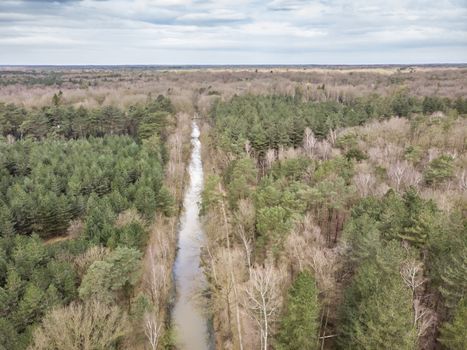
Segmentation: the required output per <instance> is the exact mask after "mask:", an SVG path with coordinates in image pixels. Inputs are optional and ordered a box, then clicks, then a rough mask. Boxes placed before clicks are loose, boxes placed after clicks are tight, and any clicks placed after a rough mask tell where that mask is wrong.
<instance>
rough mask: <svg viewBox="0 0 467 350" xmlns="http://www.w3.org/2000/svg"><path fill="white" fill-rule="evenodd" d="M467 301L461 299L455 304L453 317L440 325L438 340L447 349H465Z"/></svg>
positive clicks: (466, 340)
mask: <svg viewBox="0 0 467 350" xmlns="http://www.w3.org/2000/svg"><path fill="white" fill-rule="evenodd" d="M466 326H467V301H466V300H465V299H464V300H461V301H460V302H459V305H458V306H457V309H456V312H455V314H454V318H453V320H452V321H451V322H446V323H444V324H443V325H442V326H441V337H440V338H439V341H440V343H441V344H443V345H444V346H445V347H446V348H447V349H450V350H465V349H467V332H466Z"/></svg>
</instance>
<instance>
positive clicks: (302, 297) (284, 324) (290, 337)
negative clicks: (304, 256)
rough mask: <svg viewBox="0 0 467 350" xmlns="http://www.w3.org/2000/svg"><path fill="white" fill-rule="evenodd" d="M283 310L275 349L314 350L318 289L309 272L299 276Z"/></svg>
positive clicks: (316, 343) (318, 310) (315, 344)
mask: <svg viewBox="0 0 467 350" xmlns="http://www.w3.org/2000/svg"><path fill="white" fill-rule="evenodd" d="M285 308H286V311H285V312H284V315H283V316H282V319H281V325H280V332H279V337H278V344H277V349H279V350H282V349H283V350H286V349H287V350H313V349H317V348H318V328H319V313H320V307H319V302H318V289H317V287H316V283H315V280H314V278H313V276H312V275H311V274H310V273H309V272H307V271H304V272H301V273H299V275H298V276H297V278H296V280H295V281H294V283H293V284H292V286H291V287H290V289H289V291H288V294H287V298H286V306H285Z"/></svg>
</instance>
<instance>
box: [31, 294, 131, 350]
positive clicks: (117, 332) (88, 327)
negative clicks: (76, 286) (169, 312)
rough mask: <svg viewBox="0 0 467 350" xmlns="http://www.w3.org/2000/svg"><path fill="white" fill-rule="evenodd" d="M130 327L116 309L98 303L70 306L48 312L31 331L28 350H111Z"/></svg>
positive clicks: (124, 316) (125, 318) (120, 312)
mask: <svg viewBox="0 0 467 350" xmlns="http://www.w3.org/2000/svg"><path fill="white" fill-rule="evenodd" d="M129 329H130V325H129V322H128V318H127V316H126V314H125V313H124V312H122V311H120V309H119V308H118V306H108V305H105V304H103V303H100V302H98V301H88V302H86V303H84V304H81V303H76V302H74V303H72V304H70V305H68V306H65V307H60V308H56V309H53V310H52V311H50V312H49V313H48V314H47V315H46V316H45V318H44V320H43V321H42V325H41V326H40V327H38V328H37V329H36V331H35V332H34V337H33V341H32V344H31V346H30V347H29V349H30V350H62V349H67V350H93V349H111V348H112V346H113V345H114V344H115V343H116V342H117V341H119V340H120V339H122V338H124V337H125V336H126V335H127V333H128V330H129Z"/></svg>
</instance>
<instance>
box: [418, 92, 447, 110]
mask: <svg viewBox="0 0 467 350" xmlns="http://www.w3.org/2000/svg"><path fill="white" fill-rule="evenodd" d="M422 109H423V113H424V114H432V113H434V112H444V111H445V110H446V106H445V102H444V101H443V99H442V98H441V97H438V96H425V98H424V99H423V102H422Z"/></svg>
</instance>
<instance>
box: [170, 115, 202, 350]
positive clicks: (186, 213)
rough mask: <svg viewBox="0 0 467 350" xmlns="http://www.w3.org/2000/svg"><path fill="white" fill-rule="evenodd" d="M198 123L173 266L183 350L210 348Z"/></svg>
mask: <svg viewBox="0 0 467 350" xmlns="http://www.w3.org/2000/svg"><path fill="white" fill-rule="evenodd" d="M199 135H200V131H199V128H198V125H197V124H196V123H195V122H193V127H192V133H191V143H192V146H193V149H192V154H191V161H190V165H189V167H188V172H189V175H190V184H189V187H188V188H187V191H186V193H185V198H184V200H183V207H184V210H183V213H182V217H181V220H180V231H179V237H178V252H177V257H176V260H175V266H174V277H175V288H176V301H175V305H174V308H173V313H172V320H173V325H174V326H175V332H176V342H177V348H178V349H180V350H185V349H186V350H188V349H189V350H208V349H211V346H210V340H209V331H208V319H207V316H206V313H205V312H203V310H202V307H201V306H200V304H201V303H200V296H199V295H200V292H201V291H202V289H203V287H204V286H205V284H206V281H205V278H204V275H203V271H202V269H201V267H200V248H201V246H202V245H203V240H204V234H203V231H202V228H201V223H200V221H199V202H200V201H201V191H202V190H203V166H202V162H201V142H200V140H199Z"/></svg>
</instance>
